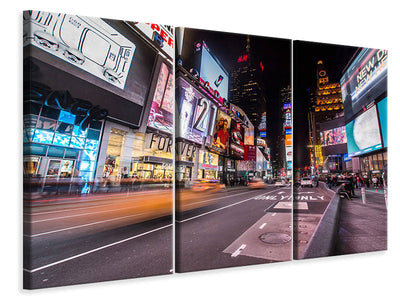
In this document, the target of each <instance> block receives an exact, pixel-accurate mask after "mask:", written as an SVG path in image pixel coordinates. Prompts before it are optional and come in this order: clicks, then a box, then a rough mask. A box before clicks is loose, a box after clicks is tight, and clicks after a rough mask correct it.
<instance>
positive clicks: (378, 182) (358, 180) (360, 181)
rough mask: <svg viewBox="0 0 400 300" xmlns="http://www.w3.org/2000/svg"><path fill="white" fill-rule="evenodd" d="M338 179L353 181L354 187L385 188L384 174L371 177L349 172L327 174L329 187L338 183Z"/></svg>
mask: <svg viewBox="0 0 400 300" xmlns="http://www.w3.org/2000/svg"><path fill="white" fill-rule="evenodd" d="M338 180H347V181H349V182H350V183H351V185H352V187H353V188H355V189H357V188H361V187H366V188H370V187H371V188H383V187H384V181H383V177H382V176H373V177H372V178H371V179H369V178H368V177H363V176H360V175H359V174H354V175H353V174H349V175H347V176H346V175H328V176H326V183H327V184H328V187H329V188H331V187H332V186H336V185H337V181H338Z"/></svg>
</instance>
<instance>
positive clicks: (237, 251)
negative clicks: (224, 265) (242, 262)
mask: <svg viewBox="0 0 400 300" xmlns="http://www.w3.org/2000/svg"><path fill="white" fill-rule="evenodd" d="M244 248H246V244H243V245H241V246H240V247H239V248H238V249H237V250H236V251H235V252H233V253H232V255H231V257H236V256H238V255H239V254H240V252H242V250H243V249H244Z"/></svg>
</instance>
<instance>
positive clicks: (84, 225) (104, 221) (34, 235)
mask: <svg viewBox="0 0 400 300" xmlns="http://www.w3.org/2000/svg"><path fill="white" fill-rule="evenodd" d="M140 215H143V214H135V215H129V216H124V217H119V218H113V219H108V220H103V221H98V222H93V223H88V224H83V225H77V226H72V227H67V228H61V229H57V230H52V231H47V232H42V233H37V234H32V235H24V236H27V237H31V238H33V237H37V236H41V235H46V234H51V233H56V232H61V231H65V230H71V229H77V228H81V227H86V226H92V225H97V224H101V223H106V222H111V221H115V220H120V219H126V218H130V217H135V216H140Z"/></svg>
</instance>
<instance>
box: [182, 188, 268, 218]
mask: <svg viewBox="0 0 400 300" xmlns="http://www.w3.org/2000/svg"><path fill="white" fill-rule="evenodd" d="M274 192H276V191H271V192H268V193H264V194H262V195H267V194H271V193H274ZM236 195H239V194H236ZM236 195H235V196H236ZM258 196H260V195H258ZM258 196H253V197H250V198H247V199H244V200H242V201H239V202H236V203H233V204H230V205H227V206H223V207H220V208H217V209H214V210H211V211H208V212H206V213H203V214H200V215H197V216H194V217H191V218H188V219H185V220H182V221H178V220H176V222H178V223H184V222H186V221H190V220H194V219H197V218H200V217H203V216H205V215H208V214H211V213H214V212H216V211H220V210H223V209H225V208H229V207H232V206H235V205H238V204H242V203H244V202H247V201H249V200H252V199H254V198H255V197H258Z"/></svg>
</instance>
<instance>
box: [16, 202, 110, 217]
mask: <svg viewBox="0 0 400 300" xmlns="http://www.w3.org/2000/svg"><path fill="white" fill-rule="evenodd" d="M113 205H115V203H110V204H100V205H92V206H83V207H78V208H67V209H60V210H51V211H43V212H37V213H24V215H27V216H39V215H47V214H56V213H64V212H69V211H74V210H82V209H90V208H98V207H103V206H113Z"/></svg>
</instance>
